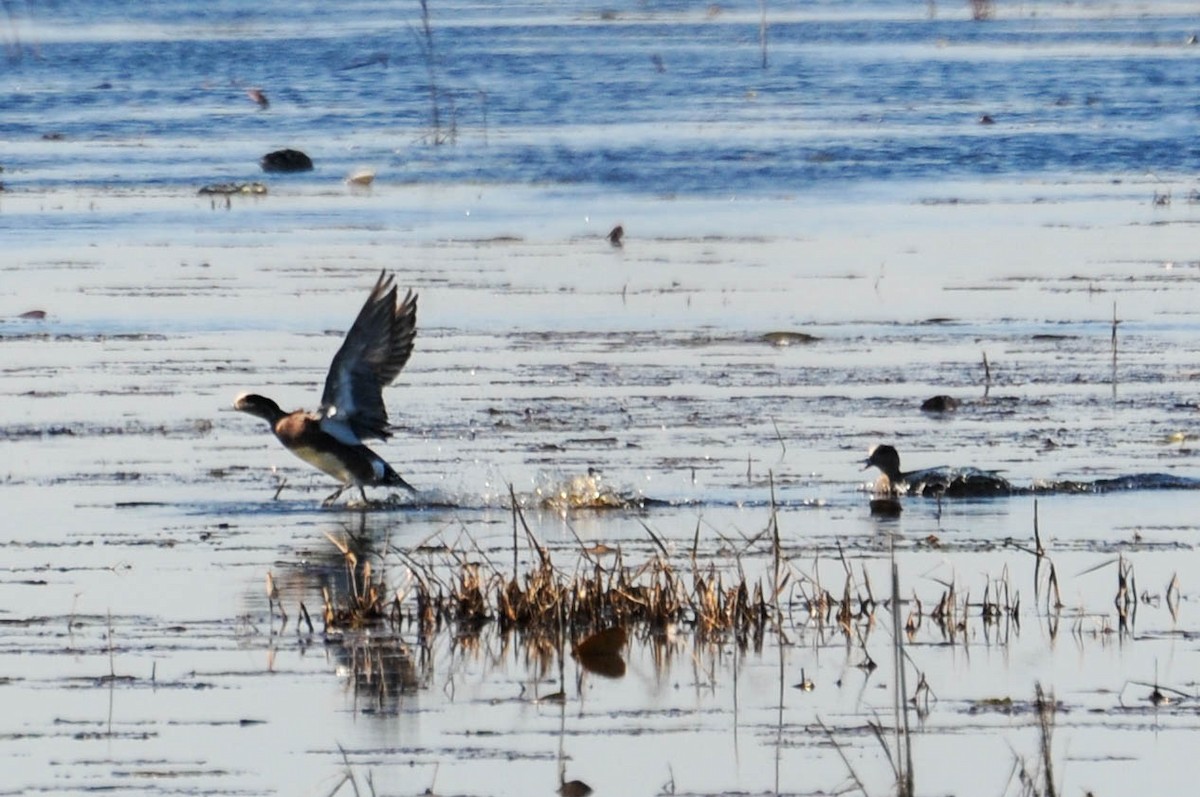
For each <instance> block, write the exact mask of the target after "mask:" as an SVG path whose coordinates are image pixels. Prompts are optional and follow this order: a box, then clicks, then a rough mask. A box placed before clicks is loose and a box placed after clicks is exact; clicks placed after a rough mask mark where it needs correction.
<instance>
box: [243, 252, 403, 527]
mask: <svg viewBox="0 0 1200 797" xmlns="http://www.w3.org/2000/svg"><path fill="white" fill-rule="evenodd" d="M393 280H394V277H393V275H390V274H388V273H387V271H386V270H385V271H382V272H380V274H379V280H378V281H377V282H376V283H375V287H374V288H373V289H371V295H370V296H368V297H367V301H366V302H365V303H364V304H363V307H362V310H360V311H359V313H358V318H356V319H354V325H353V326H351V327H350V331H349V332H347V333H346V339H345V341H343V343H342V347H341V348H340V349H338V352H337V354H335V355H334V356H333V362H332V363H330V365H329V375H328V376H326V377H325V392H324V393H322V394H321V406H320V408H319V409H317V411H316V412H306V411H304V410H296V411H295V412H284V411H283V410H281V409H280V408H279V405H278V404H276V403H275V402H274V401H272V400H271V399H269V398H267V397H266V396H260V395H258V394H256V393H242V394H241V395H240V396H238V397H237V398H236V399H234V402H233V407H234V409H237V410H241V411H242V412H246V413H249V414H251V415H254V416H257V417H259V418H262V419H263V420H264V421H266V422H267V423H269V424H270V425H271V431H273V432H274V433H275V437H277V438H278V439H279V442H281V443H283V445H284V447H285V448H287V450H288V451H291V452H292V453H293V454H295V455H296V456H298V457H300V459H302V460H304V461H305V462H307V463H308V464H310V465H312V466H313V467H314V468H317V469H318V470H321V471H324V472H325V473H328V474H329V475H330V476H332V477H333V478H335V479H337V480H338V481H339V482H341V483H342V486H341V487H339V488H338V490H337V492H335V493H334V494H333V495H331V496H329V497H328V498H326V499H325V501H324V502H323V504H322V505H323V506H328V505H330V504H332V503H333V502H334V501H336V500H337V498H338V496H340V495H341V494H342V493H343V492H345V491H346V490H347V489H349V488H351V487H357V488H358V492H359V495H361V496H362V499H363V503H366V501H367V493H366V490H365V489H364V487H403V488H404V489H405V490H408V491H409V492H410V493H414V494H415V493H416V492H417V490H416V489H415V488H414V487H413V486H412V485H410V484H409V483H408V482H406V481H405V480H404V479H403V478H401V476H400V474H398V473H396V471H394V470H393V469H392V466H391V465H389V464H388V463H387V462H385V461H384V460H383V458H382V457H380V456H379V455H378V454H376V453H375V452H374V451H372V450H371V449H369V448H367V446H366V445H364V444H363V441H364V440H386V439H388V437H390V436H391V430H390V428H389V427H388V416H387V408H386V407H384V404H383V388H384V387H386V386H388V385H390V384H391V383H392V382H393V381H394V380H395V379H396V377H397V375H399V373H400V370H401V369H402V368H404V365H405V363H407V362H408V358H409V356H410V355H411V354H412V350H413V339H414V338H415V337H416V332H417V297H416V295H415V294H414V293H413V292H412V291H411V290H410V291H408V293H407V294H406V295H405V296H404V300H403V301H399V300H398V297H397V292H396V286H395V284H394V282H393Z"/></svg>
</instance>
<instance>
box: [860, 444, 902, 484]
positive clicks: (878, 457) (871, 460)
mask: <svg viewBox="0 0 1200 797" xmlns="http://www.w3.org/2000/svg"><path fill="white" fill-rule="evenodd" d="M872 465H874V466H875V467H877V468H879V470H880V471H881V472H882V473H883V474H884V475H885V476H887V477H888V478H889V479H892V480H893V481H895V480H897V479H899V478H900V452H899V451H897V450H896V449H895V448H894V447H893V446H889V445H878V446H871V449H870V450H869V451H868V452H867V458H866V460H865V462H864V463H863V470H866V469H867V468H869V467H871V466H872Z"/></svg>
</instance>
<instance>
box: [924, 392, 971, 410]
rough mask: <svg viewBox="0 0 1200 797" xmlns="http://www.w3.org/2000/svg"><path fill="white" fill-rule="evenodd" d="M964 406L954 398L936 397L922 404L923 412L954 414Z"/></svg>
mask: <svg viewBox="0 0 1200 797" xmlns="http://www.w3.org/2000/svg"><path fill="white" fill-rule="evenodd" d="M960 404H962V402H960V401H959V400H958V399H956V398H954V397H953V396H934V397H933V398H927V399H925V401H924V402H922V404H921V412H954V411H955V410H956V409H958V408H959V405H960Z"/></svg>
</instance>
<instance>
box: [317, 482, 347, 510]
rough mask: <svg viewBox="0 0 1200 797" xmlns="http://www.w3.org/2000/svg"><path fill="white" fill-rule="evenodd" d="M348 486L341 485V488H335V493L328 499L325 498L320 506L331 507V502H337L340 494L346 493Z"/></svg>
mask: <svg viewBox="0 0 1200 797" xmlns="http://www.w3.org/2000/svg"><path fill="white" fill-rule="evenodd" d="M349 486H350V485H348V484H343V485H342V486H341V487H339V488H337V491H336V492H335V493H334V494H333V495H331V496H329V497H328V498H326V499H325V500H324V501H322V502H321V506H332V505H333V502H334V501H336V500H338V498H339V497H340V496H341V494H342V493H344V492H346V488H347V487H349Z"/></svg>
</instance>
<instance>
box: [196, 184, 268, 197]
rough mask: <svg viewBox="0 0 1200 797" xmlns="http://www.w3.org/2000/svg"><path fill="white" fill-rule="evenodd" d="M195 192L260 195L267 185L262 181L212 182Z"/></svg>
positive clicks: (202, 193)
mask: <svg viewBox="0 0 1200 797" xmlns="http://www.w3.org/2000/svg"><path fill="white" fill-rule="evenodd" d="M196 193H198V194H200V195H201V196H211V195H217V196H234V195H235V194H246V195H254V196H262V195H264V194H266V193H267V187H266V186H265V185H263V184H262V183H213V184H212V185H206V186H204V187H203V188H201V189H200V190H199V191H197V192H196Z"/></svg>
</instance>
